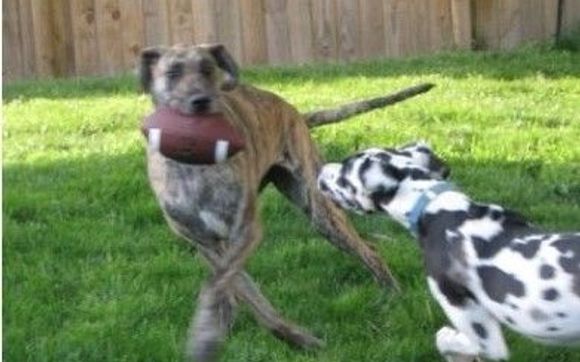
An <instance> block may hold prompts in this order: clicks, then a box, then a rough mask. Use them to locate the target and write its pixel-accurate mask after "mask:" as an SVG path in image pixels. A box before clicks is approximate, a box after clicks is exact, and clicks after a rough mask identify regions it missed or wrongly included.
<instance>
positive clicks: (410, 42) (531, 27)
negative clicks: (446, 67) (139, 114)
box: [2, 0, 580, 80]
mask: <svg viewBox="0 0 580 362" xmlns="http://www.w3.org/2000/svg"><path fill="white" fill-rule="evenodd" d="M557 5H558V0H5V1H4V2H3V4H2V7H3V11H4V17H3V19H2V24H3V29H4V32H3V47H2V49H3V51H4V53H3V62H4V68H3V74H4V76H5V79H6V80H12V79H20V78H31V77H35V76H42V77H46V76H55V75H57V76H58V75H75V74H76V75H96V74H113V73H117V72H120V71H126V70H129V69H131V68H133V67H134V65H135V61H136V58H137V56H138V53H139V51H140V49H142V48H143V47H145V46H148V45H160V44H170V43H186V44H190V43H197V44H199V43H214V42H221V43H224V45H226V47H227V48H228V49H229V50H230V52H231V53H232V55H233V56H234V57H235V58H236V59H237V60H238V61H239V62H240V63H241V64H242V65H249V64H264V63H268V64H282V63H284V64H289V63H305V62H311V61H336V60H347V61H348V60H354V59H364V58H372V57H400V56H407V55H414V54H418V53H427V52H433V51H438V50H443V49H449V48H452V47H456V48H463V49H469V48H476V49H511V48H513V47H515V46H517V45H519V44H521V43H523V42H526V41H550V40H552V39H553V38H554V35H555V33H556V29H557V20H556V19H557ZM564 6H565V8H564V11H563V17H562V32H563V33H566V32H568V31H570V30H572V29H574V28H576V27H578V26H579V25H580V1H579V0H565V1H564Z"/></svg>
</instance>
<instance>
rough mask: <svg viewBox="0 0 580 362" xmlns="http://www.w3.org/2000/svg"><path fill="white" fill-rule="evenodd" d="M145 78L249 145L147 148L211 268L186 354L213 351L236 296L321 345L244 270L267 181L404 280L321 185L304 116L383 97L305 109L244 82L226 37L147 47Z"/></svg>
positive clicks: (329, 232)
mask: <svg viewBox="0 0 580 362" xmlns="http://www.w3.org/2000/svg"><path fill="white" fill-rule="evenodd" d="M140 77H141V82H142V86H143V88H144V89H145V90H146V91H148V92H150V93H151V95H152V98H153V102H154V103H155V104H156V106H160V105H163V106H169V107H172V108H174V109H178V110H179V111H181V112H183V113H186V114H194V113H198V114H199V113H204V112H222V113H224V114H225V116H226V117H227V119H228V120H229V121H230V122H231V123H232V124H233V125H234V127H235V128H236V129H237V130H238V131H239V132H241V134H242V135H243V136H244V139H245V142H246V148H245V149H244V151H243V152H240V153H238V154H236V155H234V156H233V157H231V158H230V159H228V160H227V161H225V162H223V163H219V164H215V165H209V166H208V165H205V166H204V165H190V164H184V163H179V162H176V161H173V160H171V159H169V158H166V157H164V156H162V155H161V154H160V153H158V152H157V151H154V150H151V149H150V150H148V173H149V179H150V183H151V186H152V188H153V190H154V193H155V195H156V197H157V200H158V202H159V204H160V206H161V208H162V210H163V213H164V216H165V218H166V219H167V221H168V223H169V225H170V227H171V228H172V229H173V230H174V231H175V232H176V233H177V234H178V235H180V236H182V237H184V238H185V239H186V240H188V241H189V242H191V243H192V244H193V245H195V246H196V247H197V249H198V250H199V252H200V254H201V255H202V256H203V257H204V259H206V260H207V261H208V263H209V265H210V266H211V267H212V270H213V276H212V277H211V278H210V279H209V280H208V281H207V282H206V285H205V286H204V287H203V289H202V291H201V293H200V297H199V302H198V307H197V312H196V315H195V316H194V319H193V322H192V326H191V338H190V344H189V346H188V354H189V356H190V358H192V359H194V360H197V361H213V360H216V359H217V356H218V350H219V346H220V344H221V343H222V341H223V339H224V338H225V335H226V333H227V330H228V328H229V327H230V326H231V323H232V322H233V312H234V307H235V303H236V301H241V302H244V303H247V304H248V306H249V307H250V309H251V311H252V312H253V314H254V315H255V317H256V318H257V319H258V321H260V322H261V323H262V324H263V325H264V326H265V327H266V328H268V329H269V330H270V331H271V332H272V333H273V334H274V335H275V336H276V337H278V338H280V339H282V340H285V341H286V342H288V343H290V344H292V345H295V346H299V347H302V348H315V347H319V346H321V345H322V341H320V340H319V339H317V338H315V337H314V336H312V335H311V334H309V333H308V332H306V331H305V330H304V329H302V328H300V327H298V326H296V325H295V324H293V323H291V322H289V321H287V320H285V319H283V318H282V317H281V315H280V314H279V313H278V312H277V311H276V310H275V309H274V307H273V306H272V305H271V304H270V302H268V300H267V299H266V297H264V296H263V295H262V293H261V292H260V290H259V288H258V287H257V286H256V284H255V283H254V282H253V281H252V278H251V277H250V276H249V275H248V274H247V273H246V272H245V271H244V269H243V268H244V264H245V262H246V260H247V258H248V257H249V256H250V255H252V253H253V252H254V250H255V249H256V247H257V245H258V243H259V241H260V239H261V228H260V223H259V221H258V219H259V217H258V216H259V215H258V212H257V198H258V194H259V192H260V190H261V189H262V188H263V187H264V186H265V185H267V184H268V183H272V184H273V185H274V186H275V187H276V188H277V189H278V190H279V191H280V192H281V193H282V194H284V195H285V196H286V197H287V198H288V199H289V200H290V201H291V202H293V203H294V204H295V205H297V206H298V207H299V208H301V209H302V210H303V211H304V212H305V213H306V214H307V215H308V217H309V218H310V220H311V221H312V223H313V224H314V226H315V227H316V229H317V230H318V231H319V232H321V233H322V234H323V235H324V236H325V237H326V238H328V240H329V241H330V242H332V243H333V245H335V246H336V247H338V248H340V249H341V250H343V251H346V252H348V253H350V254H352V255H354V256H356V257H358V258H360V260H361V261H362V262H363V263H364V264H365V265H366V266H367V268H368V269H369V270H370V271H371V272H372V273H373V275H374V277H375V278H376V279H377V280H378V281H379V283H381V284H382V285H384V286H391V287H395V288H398V287H397V283H396V281H395V279H394V278H393V277H392V275H391V273H390V271H389V269H388V268H387V266H386V265H385V264H384V263H383V262H382V261H381V259H380V258H379V256H378V255H377V254H376V252H375V251H373V249H372V248H371V247H370V246H369V245H368V244H367V243H366V242H365V241H364V240H363V239H361V238H360V237H359V236H358V234H357V233H356V232H355V230H354V229H353V227H352V226H351V224H350V223H349V222H348V220H347V219H346V217H345V215H344V214H343V212H342V211H340V210H339V209H338V208H337V207H335V206H334V205H333V204H332V203H331V202H330V201H329V200H328V199H327V198H325V197H323V196H322V195H321V194H320V193H319V192H318V191H317V187H316V175H317V171H318V169H319V167H320V166H321V164H322V163H321V159H320V156H319V154H318V152H317V150H316V148H315V146H314V144H313V142H312V140H311V138H310V135H309V130H308V128H309V124H308V119H310V120H311V123H312V124H313V125H314V124H315V125H318V124H322V123H330V122H334V121H336V120H338V119H340V118H341V117H342V118H345V117H349V116H352V115H353V114H356V113H361V112H365V111H368V110H370V109H372V108H377V107H382V106H384V105H386V104H378V103H376V100H375V104H374V106H373V105H372V104H371V105H368V104H367V103H365V102H358V103H353V104H351V105H347V106H345V107H342V108H339V109H335V110H331V113H332V114H331V115H330V116H329V115H327V114H325V113H324V112H316V113H313V114H312V116H311V117H303V116H302V115H301V114H300V113H298V112H297V111H296V109H295V108H294V107H292V106H291V105H289V104H288V103H286V102H285V101H284V100H282V99H281V98H279V97H278V96H276V95H274V94H272V93H270V92H266V91H263V90H259V89H257V88H254V87H252V86H249V85H241V84H238V71H237V66H236V64H235V62H234V61H233V59H232V58H231V57H230V55H229V54H228V52H227V51H226V50H225V49H224V47H223V46H221V45H200V46H192V47H186V46H175V47H172V48H149V49H145V50H144V51H143V52H142V54H141V65H140ZM430 87H431V86H430V85H425V86H423V88H421V89H418V90H416V91H415V93H414V94H418V93H421V92H423V91H426V90H428V89H429V88H430ZM414 94H409V95H408V96H412V95H414ZM385 98H388V97H385ZM399 100H400V99H395V100H394V101H399ZM394 101H392V102H391V103H394ZM383 103H384V102H383ZM361 105H363V106H362V107H361ZM353 107H354V108H353ZM305 119H306V121H305Z"/></svg>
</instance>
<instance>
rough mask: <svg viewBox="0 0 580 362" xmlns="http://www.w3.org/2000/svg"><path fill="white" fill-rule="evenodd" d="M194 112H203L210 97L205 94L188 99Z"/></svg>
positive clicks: (207, 105) (208, 103)
mask: <svg viewBox="0 0 580 362" xmlns="http://www.w3.org/2000/svg"><path fill="white" fill-rule="evenodd" d="M189 102H190V105H191V109H192V110H193V111H194V112H205V111H207V110H208V109H209V106H210V103H211V98H210V97H206V96H198V97H193V98H191V100H190V101H189Z"/></svg>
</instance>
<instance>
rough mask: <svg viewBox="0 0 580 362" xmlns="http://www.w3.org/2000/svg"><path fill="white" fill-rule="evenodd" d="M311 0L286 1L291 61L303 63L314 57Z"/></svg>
mask: <svg viewBox="0 0 580 362" xmlns="http://www.w3.org/2000/svg"><path fill="white" fill-rule="evenodd" d="M312 1H318V0H291V1H289V2H288V3H287V5H286V6H287V10H288V20H289V25H290V46H291V51H292V62H293V63H296V64H303V63H306V62H309V61H312V59H314V32H313V19H312Z"/></svg>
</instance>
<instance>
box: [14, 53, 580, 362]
mask: <svg viewBox="0 0 580 362" xmlns="http://www.w3.org/2000/svg"><path fill="white" fill-rule="evenodd" d="M243 76H244V78H245V80H246V81H248V82H250V83H253V84H256V85H258V86H261V87H263V88H266V89H269V90H272V91H274V92H276V93H278V94H280V95H282V96H283V97H285V98H286V99H288V100H289V101H290V102H292V103H293V104H295V105H296V106H297V107H298V108H299V109H301V110H304V111H307V110H313V109H316V108H318V107H322V106H329V105H334V104H337V103H341V102H345V101H348V100H351V99H357V98H364V97H371V96H375V95H379V94H385V93H389V92H391V91H394V90H396V89H398V88H402V87H406V86H409V85H412V84H415V83H419V82H425V81H429V82H434V83H436V84H437V88H435V89H434V90H432V91H431V92H430V93H428V94H427V95H423V96H421V97H418V98H416V99H413V100H410V101H407V102H405V103H402V104H400V105H397V106H394V107H391V108H388V109H386V110H383V111H377V112H374V113H371V114H368V115H365V116H362V117H358V118H356V119H353V120H351V121H350V122H346V123H341V124H338V125H332V126H328V127H326V128H320V129H317V130H315V131H314V132H313V136H314V138H315V140H316V142H317V143H318V145H319V146H320V149H321V150H322V152H323V153H324V155H325V156H326V157H327V158H328V159H339V158H342V157H345V156H346V155H348V154H350V153H352V152H353V151H355V150H358V149H361V148H365V147H368V146H389V145H397V144H400V143H405V142H408V141H410V140H415V139H426V140H428V141H429V142H430V143H431V144H432V145H433V146H434V147H435V149H436V150H438V151H439V153H441V154H442V155H443V156H444V157H445V158H446V159H447V160H448V161H449V163H450V165H451V166H452V170H453V179H454V181H455V182H456V183H458V184H460V185H461V187H462V188H463V189H464V190H466V192H468V193H469V194H470V195H471V196H472V197H474V198H476V199H478V200H481V201H489V202H496V203H499V204H502V205H505V206H508V207H512V208H515V209H517V210H520V211H521V212H523V213H524V214H526V215H528V216H529V217H530V218H531V219H532V220H534V222H536V223H538V224H540V225H543V226H545V227H546V228H548V229H578V228H579V227H580V224H579V220H580V206H579V205H580V145H579V140H580V53H574V52H566V51H563V50H549V49H545V48H542V47H534V48H526V49H521V50H518V51H516V52H512V53H504V54H491V53H477V54H466V53H455V54H443V55H438V56H430V57H421V58H415V59H409V60H392V61H380V62H379V61H377V62H371V63H361V64H352V65H327V66H309V67H302V68H277V69H266V68H256V69H250V70H247V71H245V72H244V74H243ZM136 89H137V86H136V84H135V82H134V80H133V79H132V78H131V77H129V76H125V77H119V78H115V79H80V80H58V81H42V82H23V83H17V84H12V85H8V86H5V87H4V106H3V113H4V127H3V141H4V147H3V152H4V165H3V178H4V205H3V214H4V217H3V227H4V228H3V230H4V231H3V237H4V243H3V256H4V265H3V283H4V284H3V285H4V294H3V297H4V300H3V315H4V324H3V327H4V328H3V332H4V334H3V342H4V343H3V345H4V360H6V361H174V360H180V359H181V358H182V357H181V356H182V353H183V349H184V348H183V346H184V342H185V336H186V332H187V327H188V323H189V320H190V317H191V315H192V313H193V310H194V308H195V301H196V293H197V291H198V290H199V288H200V285H201V283H202V281H203V279H204V278H205V277H206V276H207V271H206V268H205V266H204V265H203V263H202V262H201V261H200V259H199V258H198V257H192V253H191V251H190V250H189V248H188V247H186V246H185V245H184V244H183V243H181V242H180V241H179V240H178V239H177V238H176V237H175V236H173V234H172V233H171V232H170V231H169V229H168V227H167V226H166V224H165V222H164V221H163V219H162V216H161V212H160V210H159V208H158V207H157V205H156V204H155V201H154V199H153V197H152V193H151V192H150V190H149V186H148V183H147V180H146V176H145V158H144V152H143V141H142V139H141V138H142V137H141V135H140V133H139V131H138V127H139V123H140V119H141V117H142V116H143V115H144V114H145V113H147V112H148V111H149V110H150V109H151V105H150V103H149V100H148V98H147V97H146V96H144V95H139V94H138V93H137V92H136ZM261 205H262V219H263V223H264V229H265V233H264V240H263V242H262V245H261V247H260V249H259V250H258V253H257V254H256V255H255V256H254V257H253V258H252V259H251V262H250V264H249V266H248V269H249V270H250V272H251V274H252V275H253V276H254V277H255V279H256V280H257V281H258V282H259V283H260V285H261V287H262V288H263V289H264V291H265V293H266V294H267V295H268V296H269V297H270V298H271V300H272V301H273V303H274V304H275V305H276V306H277V307H279V309H280V310H281V311H283V313H284V314H285V315H286V316H287V317H289V318H291V319H293V320H296V321H298V322H300V323H301V324H303V325H305V326H307V327H309V328H310V329H311V330H313V331H314V332H315V333H316V334H317V335H319V336H322V337H323V338H324V339H325V340H326V341H327V343H328V346H327V348H325V349H323V350H321V351H319V352H318V353H303V352H300V351H296V350H293V349H291V348H289V347H287V346H286V345H284V344H283V343H281V342H279V341H277V340H275V339H274V338H272V337H271V336H270V335H268V333H267V332H265V331H264V330H263V329H261V328H259V327H257V325H256V324H255V322H254V321H253V320H252V318H251V316H250V315H249V313H248V312H247V310H245V309H242V310H241V311H240V314H239V318H238V319H237V323H236V326H235V328H234V331H233V333H232V335H231V336H230V337H229V339H228V342H227V344H226V346H225V349H224V356H223V360H224V361H389V362H390V361H404V362H407V361H436V360H439V359H438V358H439V357H438V355H437V353H436V351H435V347H434V343H433V336H434V333H435V332H436V331H437V330H438V328H439V327H441V326H442V325H443V323H445V319H444V317H443V315H442V313H441V311H440V309H439V307H438V306H437V304H436V303H435V302H434V301H433V300H432V298H431V297H430V295H429V293H428V292H427V290H426V285H425V282H424V273H423V270H422V265H421V261H420V254H419V251H418V248H417V246H416V245H415V243H414V241H413V240H412V239H411V237H410V236H409V235H408V233H407V232H405V231H404V230H402V229H401V228H400V227H398V226H397V225H395V224H393V223H392V222H390V221H389V220H387V219H386V218H384V217H378V216H377V217H365V218H362V217H355V216H353V220H354V222H355V224H356V227H357V229H358V230H360V232H361V234H362V235H363V236H365V237H367V238H368V239H370V240H372V241H374V242H375V243H376V245H377V248H378V250H379V252H380V253H381V255H382V256H383V257H384V258H385V260H387V261H388V262H389V263H390V266H391V267H392V269H393V271H394V273H395V274H396V275H397V276H398V278H399V279H400V282H401V284H402V286H403V288H404V292H403V293H402V294H401V295H392V294H389V293H387V292H385V291H382V290H380V289H379V288H378V287H377V285H376V284H375V283H374V282H373V281H372V278H371V277H370V275H369V273H367V271H366V270H364V269H363V268H362V266H361V265H360V264H359V263H357V262H356V261H355V260H353V259H352V258H350V257H348V256H345V255H344V254H342V253H340V252H339V251H337V250H336V249H334V248H333V247H331V246H330V245H329V243H327V242H326V241H325V240H324V239H323V238H321V237H319V236H318V235H317V234H316V233H315V232H314V231H313V230H312V228H311V227H310V226H309V223H308V221H307V220H306V218H305V217H304V216H302V215H301V214H300V213H299V212H298V211H297V210H295V209H294V208H293V207H292V206H291V205H290V204H289V203H287V202H286V201H285V200H284V199H283V198H281V196H279V195H278V194H276V193H275V192H274V191H273V190H271V189H268V190H267V191H266V192H265V194H264V195H263V197H262V203H261ZM508 339H509V344H510V348H511V351H512V354H513V361H578V360H580V350H578V349H564V348H553V347H544V346H540V345H537V344H533V343H531V342H529V341H528V340H526V339H524V338H522V337H520V336H517V335H515V334H513V333H508Z"/></svg>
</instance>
